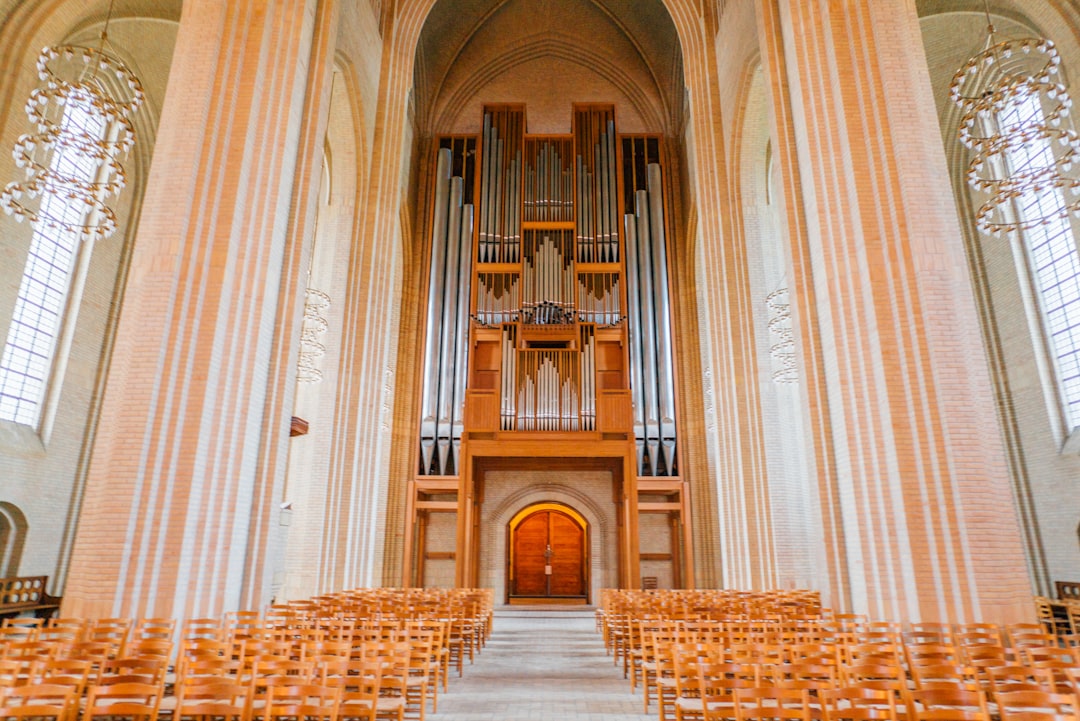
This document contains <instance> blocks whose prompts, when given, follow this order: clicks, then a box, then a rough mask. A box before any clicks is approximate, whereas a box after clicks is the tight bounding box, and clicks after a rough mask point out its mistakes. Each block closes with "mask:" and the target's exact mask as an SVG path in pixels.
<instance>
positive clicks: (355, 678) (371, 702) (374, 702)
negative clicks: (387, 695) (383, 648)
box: [322, 659, 382, 721]
mask: <svg viewBox="0 0 1080 721" xmlns="http://www.w3.org/2000/svg"><path fill="white" fill-rule="evenodd" d="M341 663H342V664H344V666H343V668H341V669H340V670H337V672H336V673H334V671H335V670H336V669H335V665H334V664H328V665H327V666H326V668H325V669H324V671H325V672H327V673H328V675H325V676H324V677H323V681H322V683H323V685H324V686H337V687H338V688H340V689H341V711H340V714H339V717H340V718H341V719H350V720H351V719H360V720H362V721H376V715H377V713H378V708H379V688H380V684H381V682H382V662H381V661H379V660H377V659H368V660H363V659H361V660H357V661H352V660H346V661H343V662H341ZM342 671H343V672H342ZM329 674H332V675H329Z"/></svg>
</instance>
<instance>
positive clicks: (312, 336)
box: [296, 288, 330, 383]
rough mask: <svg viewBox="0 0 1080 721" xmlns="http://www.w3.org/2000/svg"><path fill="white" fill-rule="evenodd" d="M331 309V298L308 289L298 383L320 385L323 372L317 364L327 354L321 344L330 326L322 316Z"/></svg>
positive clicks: (301, 336)
mask: <svg viewBox="0 0 1080 721" xmlns="http://www.w3.org/2000/svg"><path fill="white" fill-rule="evenodd" d="M329 307H330V296H328V295H327V294H326V293H323V292H322V291H321V290H315V289H314V288H308V289H307V291H306V292H305V295H304V320H303V322H302V323H301V325H300V358H299V359H298V360H297V362H296V382H297V383H318V382H319V381H321V380H322V371H321V370H319V368H318V365H317V362H318V360H319V358H322V356H323V354H325V353H326V346H324V345H323V344H322V343H320V342H319V338H320V336H322V334H323V333H325V332H326V329H327V328H329V327H330V324H329V323H327V322H326V318H324V317H323V316H322V313H323V311H325V310H326V309H327V308H329Z"/></svg>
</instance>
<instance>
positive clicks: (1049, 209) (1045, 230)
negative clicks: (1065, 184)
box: [998, 95, 1080, 433]
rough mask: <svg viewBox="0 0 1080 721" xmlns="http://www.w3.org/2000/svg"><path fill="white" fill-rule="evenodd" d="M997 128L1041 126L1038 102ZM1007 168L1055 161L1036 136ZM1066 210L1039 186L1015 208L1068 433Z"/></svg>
mask: <svg viewBox="0 0 1080 721" xmlns="http://www.w3.org/2000/svg"><path fill="white" fill-rule="evenodd" d="M998 122H999V124H1000V125H1001V126H1002V127H1013V128H1016V127H1024V128H1030V127H1039V126H1041V125H1042V124H1043V123H1044V119H1043V109H1042V106H1041V104H1040V100H1039V97H1038V96H1037V95H1029V96H1027V97H1026V98H1025V99H1023V100H1021V101H1018V102H1016V103H1014V104H1011V105H1010V106H1009V107H1007V108H1005V109H1004V110H1003V111H1002V112H1001V113H1000V114H999V117H998ZM1006 162H1007V163H1008V164H1009V166H1010V168H1009V171H1010V174H1011V175H1014V176H1015V175H1019V174H1029V173H1033V174H1037V173H1039V172H1040V171H1041V170H1042V169H1045V168H1052V167H1054V166H1055V165H1056V164H1057V159H1056V158H1055V155H1054V148H1053V146H1052V144H1051V139H1050V138H1048V137H1045V136H1043V135H1039V134H1032V135H1031V137H1029V138H1027V140H1026V142H1023V143H1015V144H1010V147H1009V149H1008V151H1007V153H1006ZM1065 207H1066V199H1065V198H1063V197H1062V191H1061V190H1060V189H1058V188H1046V187H1042V188H1040V187H1038V185H1037V184H1028V185H1026V186H1024V187H1022V188H1021V189H1020V190H1019V194H1018V195H1017V197H1016V198H1015V200H1014V203H1013V212H1014V213H1015V214H1016V215H1017V216H1018V217H1017V219H1016V220H1017V225H1018V226H1019V227H1021V228H1023V231H1022V242H1023V245H1024V250H1025V253H1026V257H1027V260H1028V269H1029V273H1030V276H1031V283H1032V286H1033V288H1034V290H1035V293H1034V296H1035V298H1036V299H1037V303H1038V305H1039V310H1040V311H1041V316H1042V321H1043V331H1044V335H1045V338H1046V344H1047V349H1048V355H1049V356H1050V358H1051V361H1052V364H1053V366H1054V369H1055V375H1056V380H1057V386H1058V393H1059V394H1060V398H1061V406H1062V414H1063V416H1064V421H1065V424H1066V433H1068V432H1071V431H1072V430H1073V429H1075V428H1076V427H1077V426H1080V252H1078V251H1077V246H1076V236H1075V235H1074V233H1073V229H1072V224H1071V222H1070V220H1069V218H1068V217H1067V215H1066V214H1065V213H1062V212H1061V209H1062V208H1065Z"/></svg>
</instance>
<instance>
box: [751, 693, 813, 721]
mask: <svg viewBox="0 0 1080 721" xmlns="http://www.w3.org/2000/svg"><path fill="white" fill-rule="evenodd" d="M734 696H735V718H736V719H737V720H738V721H810V716H811V714H810V703H809V697H808V695H807V693H806V691H804V690H802V689H793V688H777V687H775V686H770V687H764V688H739V689H735V692H734Z"/></svg>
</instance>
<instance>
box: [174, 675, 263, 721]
mask: <svg viewBox="0 0 1080 721" xmlns="http://www.w3.org/2000/svg"><path fill="white" fill-rule="evenodd" d="M250 714H251V688H250V687H249V686H248V685H246V684H242V683H237V682H236V681H235V680H232V679H228V678H219V679H213V678H208V677H189V678H188V679H186V680H185V681H184V682H183V683H180V684H178V686H177V693H176V708H175V710H174V711H173V719H175V720H176V721H180V720H181V719H186V720H188V721H210V720H211V719H213V721H248V719H249V718H250Z"/></svg>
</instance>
